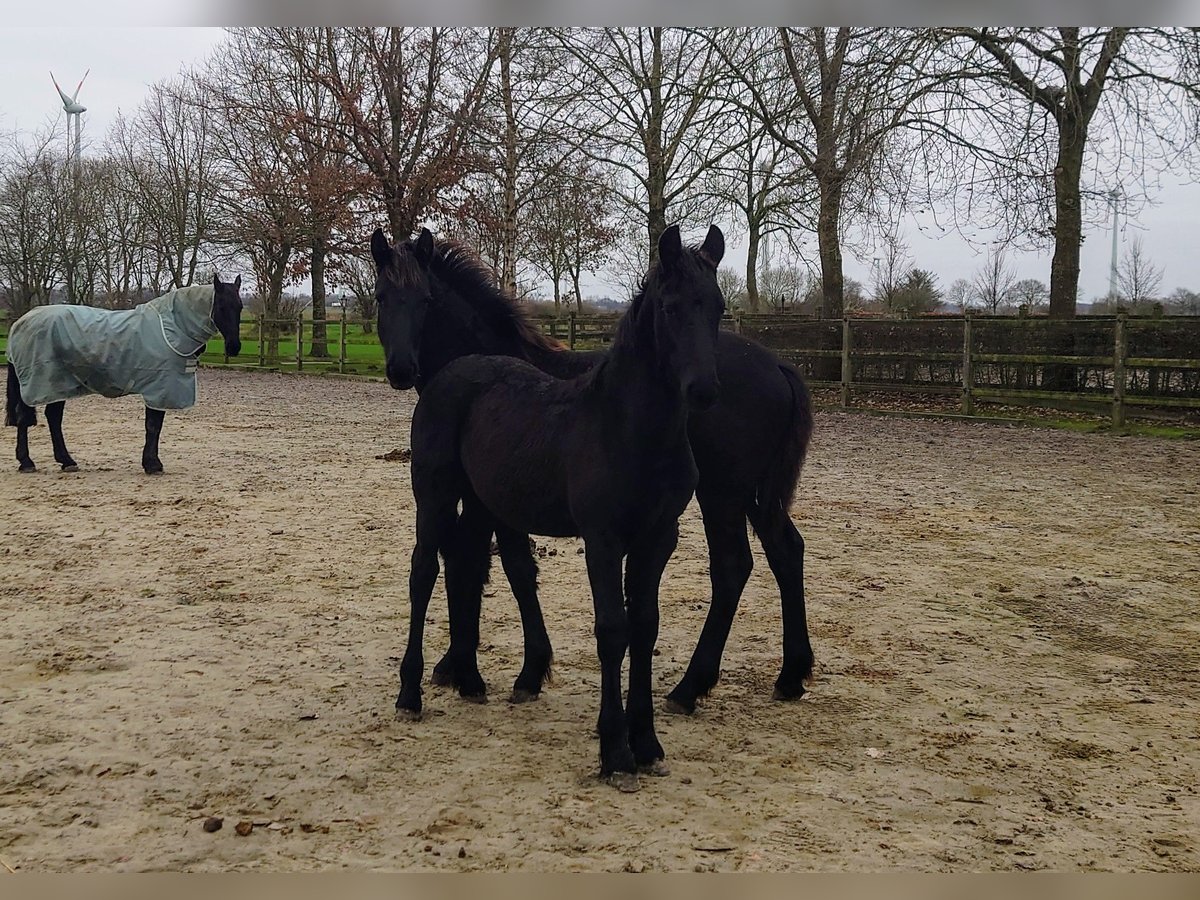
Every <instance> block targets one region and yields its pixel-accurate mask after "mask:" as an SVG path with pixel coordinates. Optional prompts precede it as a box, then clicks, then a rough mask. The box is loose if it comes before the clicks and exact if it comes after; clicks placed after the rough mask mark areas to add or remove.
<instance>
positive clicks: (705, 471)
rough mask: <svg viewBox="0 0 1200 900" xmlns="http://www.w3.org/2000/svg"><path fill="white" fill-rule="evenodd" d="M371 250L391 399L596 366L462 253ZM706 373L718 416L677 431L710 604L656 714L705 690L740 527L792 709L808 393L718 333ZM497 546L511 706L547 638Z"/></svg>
mask: <svg viewBox="0 0 1200 900" xmlns="http://www.w3.org/2000/svg"><path fill="white" fill-rule="evenodd" d="M371 250H372V255H373V256H374V258H375V263H376V266H377V268H378V270H379V273H380V277H379V278H378V280H377V285H376V293H377V296H378V299H379V301H380V302H379V335H380V340H381V342H382V344H383V347H384V351H385V353H386V357H387V375H388V380H389V381H390V382H391V384H392V386H393V387H394V388H397V389H399V390H404V389H407V388H410V387H416V389H417V392H418V393H421V392H423V390H424V388H425V385H426V384H428V382H429V381H430V380H431V379H432V378H433V377H434V376H435V375H436V374H437V373H438V372H439V371H441V369H442V368H443V367H444V366H446V365H447V364H449V363H450V362H451V361H453V360H454V359H457V358H458V357H461V356H465V355H468V354H472V353H486V354H503V355H508V356H514V357H517V358H518V359H523V360H526V361H528V362H529V363H531V364H533V365H534V366H536V367H537V368H539V369H541V370H542V371H544V372H547V373H549V374H551V375H555V376H557V377H561V378H571V377H575V376H578V375H580V374H582V373H584V372H587V371H588V370H590V369H591V368H592V367H594V366H596V365H597V364H598V363H599V362H600V361H601V360H603V359H604V358H605V352H603V351H596V352H572V351H567V350H564V349H563V348H562V346H561V345H560V344H558V343H557V342H556V341H552V340H550V339H549V338H547V337H546V336H544V335H543V334H542V333H541V331H540V330H538V329H537V328H536V327H534V326H533V325H532V324H531V323H530V322H529V321H528V320H527V319H526V317H525V316H524V315H523V313H522V311H521V308H520V307H519V306H518V305H517V304H516V302H515V301H514V300H513V299H511V298H510V297H507V296H505V295H504V294H503V293H502V292H501V291H499V290H498V289H497V288H496V287H495V284H494V277H493V275H492V273H491V272H489V271H488V270H487V269H486V268H485V267H484V266H483V265H482V264H481V263H480V262H479V260H478V258H477V257H476V256H475V255H474V254H473V253H471V252H470V251H469V250H467V249H465V248H463V247H461V246H459V245H457V244H455V243H453V242H451V241H445V240H441V241H435V240H434V238H433V235H432V234H430V232H429V231H428V230H422V231H421V233H420V235H419V236H418V237H417V238H416V239H413V240H409V241H405V242H403V243H400V244H397V245H396V246H395V247H394V248H393V247H390V246H389V245H388V242H387V239H386V238H385V237H384V235H383V232H382V231H378V230H377V231H376V232H375V234H374V235H372V238H371ZM397 269H402V270H404V271H409V272H414V273H419V274H415V275H413V276H412V277H410V278H407V279H406V280H405V281H404V282H403V283H400V282H397V281H396V280H395V279H394V278H392V277H385V274H386V273H388V272H390V271H393V270H397ZM717 373H718V377H719V379H720V382H721V396H720V398H719V399H718V401H717V403H716V404H714V405H713V406H712V407H711V408H710V409H708V410H705V411H703V412H693V413H692V415H691V416H690V417H689V418H688V435H689V437H690V439H691V445H692V452H693V454H694V456H695V460H696V465H697V466H698V468H699V470H700V483H699V484H698V486H697V488H696V498H697V501H698V502H699V504H700V511H701V513H702V515H703V517H704V531H705V537H706V539H707V541H708V550H709V576H710V579H711V582H712V603H711V606H710V607H709V611H708V618H707V620H706V622H705V624H704V629H703V631H702V632H701V634H700V639H699V641H698V642H697V644H696V649H695V652H694V653H693V654H692V658H691V661H690V663H689V665H688V667H687V671H686V672H685V674H684V676H683V678H682V679H681V680H680V682H679V684H678V685H677V686H676V687H675V688H674V690H672V691H671V692H670V694H668V696H667V701H666V706H667V709H668V710H670V711H674V712H687V713H690V712H693V711H694V710H695V707H696V701H697V698H698V697H701V696H704V695H707V694H708V692H709V691H710V690H711V689H712V687H713V686H714V685H715V684H716V683H717V679H718V677H719V674H720V666H721V656H722V653H723V652H724V648H725V642H726V639H727V638H728V636H729V631H730V628H731V626H732V624H733V619H734V614H735V613H736V612H737V605H738V601H739V600H740V598H741V594H742V590H743V588H744V587H745V584H746V581H747V580H748V579H749V577H750V571H751V568H752V565H753V563H752V557H751V553H750V544H749V541H748V538H747V534H746V522H747V520H749V522H750V524H751V525H752V526H753V527H754V530H755V532H756V534H757V535H758V538H759V540H760V541H761V543H762V547H763V550H764V551H765V553H766V556H767V562H768V564H769V565H770V567H771V570H772V572H773V573H774V575H775V579H776V581H777V582H778V585H779V593H780V601H781V606H782V610H783V666H782V669H781V671H780V673H779V677H778V678H777V680H776V682H775V692H774V696H775V697H776V699H781V700H789V699H795V698H798V697H800V696H801V695H802V694H803V693H804V682H805V681H806V680H807V679H808V678H809V677H810V676H811V674H812V665H813V652H812V645H811V643H810V641H809V635H808V624H807V619H806V614H805V605H804V540H803V538H802V537H801V536H800V533H799V532H798V531H797V530H796V527H795V525H794V524H793V523H792V520H791V518H790V516H789V515H788V508H789V506H790V504H791V500H792V496H793V494H794V492H795V488H796V481H797V479H798V477H799V474H800V468H801V466H802V465H803V462H804V456H805V452H806V451H807V448H808V443H809V439H810V437H811V434H812V427H813V420H812V406H811V401H810V399H809V394H808V389H807V387H806V386H805V384H804V382H803V380H802V379H801V377H800V375H799V373H798V372H796V370H795V369H794V368H793V367H792V366H791V365H789V364H787V363H785V362H782V361H781V360H779V358H778V357H776V356H775V355H774V354H773V353H771V352H770V351H769V350H767V349H765V348H764V347H762V346H761V345H759V344H757V343H755V342H753V341H750V340H747V339H745V338H743V337H741V336H739V335H736V334H733V333H731V332H729V331H725V330H722V331H721V333H720V336H719V338H718V341H717ZM518 538H519V539H518ZM496 541H497V544H498V546H499V550H500V558H501V562H502V563H503V565H504V570H505V573H506V574H507V576H508V579H509V583H510V584H511V586H512V589H513V593H514V594H515V595H516V598H517V602H518V604H519V606H520V610H521V618H522V624H523V626H524V631H525V662H524V666H523V668H522V670H521V673H520V675H519V676H518V678H517V680H516V684H515V685H514V690H513V697H512V699H513V700H516V701H520V700H523V699H529V698H531V697H534V696H536V695H537V694H538V693H539V692H540V690H541V687H542V682H543V680H544V678H545V676H546V675H547V674H548V672H549V666H550V659H551V651H550V639H549V637H548V636H547V635H546V632H545V627H544V625H543V623H542V616H541V612H540V610H539V608H538V602H537V588H536V582H535V579H536V565H535V563H534V561H533V558H532V555H531V554H530V551H529V546H528V543H527V541H526V540H525V539H524V538H523V537H521V536H517V537H513V536H512V535H505V534H500V533H498V534H497V535H496ZM434 681H435V683H442V684H447V683H451V682H452V681H453V673H452V671H451V667H450V664H449V659H448V657H447V658H443V660H442V661H441V662H439V663H438V664H437V666H436V667H435V669H434ZM459 689H460V691H461V692H463V693H464V695H472V694H473V693H482V687H481V685H480V684H479V683H478V682H476V681H474V679H472V680H471V681H470V683H469V684H468V685H463V684H460V685H459Z"/></svg>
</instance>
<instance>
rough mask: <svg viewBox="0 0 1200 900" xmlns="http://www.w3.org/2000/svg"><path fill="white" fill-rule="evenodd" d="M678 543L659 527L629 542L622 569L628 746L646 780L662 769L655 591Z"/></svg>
mask: <svg viewBox="0 0 1200 900" xmlns="http://www.w3.org/2000/svg"><path fill="white" fill-rule="evenodd" d="M678 542H679V522H678V520H670V521H667V522H662V523H659V524H658V525H656V526H655V528H653V529H652V530H650V531H649V532H648V533H647V534H646V535H645V536H644V538H643V539H642V540H639V541H635V542H634V545H633V547H632V548H631V549H630V551H629V559H628V560H627V561H626V563H625V595H626V597H627V598H628V601H629V704H628V706H627V708H626V716H627V718H628V721H629V744H630V746H631V747H632V749H633V757H634V759H635V760H636V762H637V764H638V768H639V769H640V770H641V771H643V772H648V773H650V774H652V775H666V774H667V773H668V769H667V766H666V763H665V762H664V758H665V756H666V754H665V753H664V752H663V748H662V744H660V743H659V741H658V736H657V735H656V734H655V733H654V700H653V697H652V688H653V684H652V682H653V679H652V677H651V670H652V666H653V661H654V644H655V643H656V642H657V640H658V586H659V583H660V582H661V581H662V573H663V569H665V568H666V565H667V561H668V560H669V559H670V558H671V554H672V553H674V552H675V545H676V544H677V543H678Z"/></svg>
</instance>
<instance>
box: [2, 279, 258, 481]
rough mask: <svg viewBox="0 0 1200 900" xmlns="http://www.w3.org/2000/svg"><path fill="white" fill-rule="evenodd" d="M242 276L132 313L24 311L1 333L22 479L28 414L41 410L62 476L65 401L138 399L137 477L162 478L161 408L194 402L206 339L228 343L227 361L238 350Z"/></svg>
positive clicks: (8, 409) (63, 308) (27, 467)
mask: <svg viewBox="0 0 1200 900" xmlns="http://www.w3.org/2000/svg"><path fill="white" fill-rule="evenodd" d="M241 285H242V278H241V276H240V275H239V276H238V277H237V278H236V279H234V280H233V282H222V281H221V280H220V278H219V277H215V276H214V278H213V283H212V284H203V285H192V286H191V287H185V288H177V289H176V290H173V291H170V292H169V293H166V294H163V295H162V296H161V297H157V298H156V299H154V300H151V301H149V302H148V303H143V304H142V305H141V306H137V307H135V308H134V309H131V310H124V311H119V312H114V311H111V310H105V309H96V308H95V307H91V306H67V305H52V306H39V307H37V308H35V309H32V310H30V311H29V312H27V313H26V314H25V315H23V316H21V318H19V319H17V321H16V322H14V323H13V325H12V328H10V329H9V332H8V394H7V403H6V405H5V417H4V424H5V425H14V426H16V429H17V462H18V463H20V467H21V468H20V471H22V472H33V471H35V470H36V467H35V466H34V464H33V460H32V459H31V458H30V456H29V437H28V431H29V428H30V426H32V425H36V424H37V414H36V412H35V407H38V406H45V407H46V422H47V424H49V426H50V440H51V441H52V442H53V444H54V459H55V461H56V462H58V463H59V465H61V466H62V470H63V471H64V472H76V471H78V470H79V466H78V465H76V463H75V460H74V459H72V458H71V454H70V453H68V452H67V445H66V442H65V441H64V440H63V434H62V418H63V407H64V406H65V405H66V401H67V400H69V399H71V398H72V397H81V396H83V395H84V394H100V395H102V396H104V397H122V396H124V395H126V394H141V395H142V399H143V400H144V401H145V403H146V446H145V448H144V449H143V450H142V468H143V469H145V471H146V474H148V475H158V474H160V473H161V472H162V470H163V466H162V462H160V461H159V458H158V437H159V434H160V433H161V431H162V423H163V415H164V413H165V411H166V410H168V409H186V408H188V407H189V406H192V405H194V404H195V402H196V360H197V358H198V357H199V356H200V354H201V353H202V352H203V351H204V347H205V345H206V344H207V343H208V340H209V338H211V337H212V336H213V335H215V334H216V333H217V332H220V333H221V336H222V337H224V338H225V353H226V355H228V356H237V355H238V353H239V352H240V351H241V349H242V346H241V344H242V342H241V338H240V337H239V330H240V327H241V314H242V301H241V299H240V298H239V296H238V291H239V289H240V288H241Z"/></svg>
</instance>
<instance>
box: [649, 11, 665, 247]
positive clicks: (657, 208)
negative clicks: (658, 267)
mask: <svg viewBox="0 0 1200 900" xmlns="http://www.w3.org/2000/svg"><path fill="white" fill-rule="evenodd" d="M650 35H651V41H652V43H653V51H652V52H653V56H652V58H651V62H650V83H649V85H648V87H649V91H650V121H649V122H647V123H646V194H647V201H648V202H647V211H646V230H647V233H648V235H649V238H650V263H651V265H653V264H654V262H655V260H657V259H658V239H659V238H660V237H661V236H662V233H663V232H664V231H666V230H667V200H666V192H667V162H666V159H665V157H664V155H663V147H662V129H663V101H662V87H663V58H662V29H661V28H652V29H650Z"/></svg>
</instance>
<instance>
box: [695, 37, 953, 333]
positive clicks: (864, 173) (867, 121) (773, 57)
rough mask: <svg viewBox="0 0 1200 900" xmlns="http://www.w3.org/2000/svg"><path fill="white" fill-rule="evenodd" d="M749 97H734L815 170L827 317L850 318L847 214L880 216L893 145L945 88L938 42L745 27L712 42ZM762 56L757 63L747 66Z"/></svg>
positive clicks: (799, 158) (813, 172)
mask: <svg viewBox="0 0 1200 900" xmlns="http://www.w3.org/2000/svg"><path fill="white" fill-rule="evenodd" d="M713 44H714V46H716V47H717V48H718V52H719V53H720V54H721V56H722V59H723V61H724V63H725V65H726V66H727V67H728V70H729V71H731V72H734V73H742V75H741V78H742V84H743V85H744V87H745V89H746V92H747V94H748V97H749V100H748V101H742V100H740V99H738V95H736V94H735V95H734V97H733V102H737V103H739V104H744V105H747V106H748V108H749V109H751V110H753V111H754V112H755V113H756V114H757V115H758V116H759V118H760V121H761V122H762V123H763V124H764V125H765V126H766V128H767V130H768V132H769V133H770V135H771V137H772V138H773V139H774V140H776V141H778V142H779V143H780V144H781V145H783V146H784V147H786V148H787V149H788V151H789V152H790V153H792V154H794V155H795V157H796V159H797V160H798V161H799V163H800V164H801V165H803V166H804V167H805V168H806V169H807V170H808V172H809V173H810V174H811V176H812V178H813V180H814V182H815V189H816V192H817V198H818V210H817V245H818V252H819V254H820V260H821V278H822V290H823V295H824V307H823V310H822V312H823V314H824V315H825V316H826V317H833V318H836V317H839V316H841V314H842V302H843V289H844V284H843V279H844V276H843V271H842V249H841V248H842V232H843V227H844V219H845V217H846V216H847V214H848V213H853V214H855V215H856V216H857V217H858V218H860V219H866V218H868V214H870V216H869V217H870V218H875V216H874V211H875V201H876V199H877V198H878V196H879V194H880V192H881V190H882V188H883V186H884V178H883V175H884V173H885V171H886V164H887V162H888V159H889V155H890V152H891V149H892V147H893V145H894V144H895V142H896V140H897V139H898V135H899V134H900V132H901V130H902V129H903V128H905V127H906V126H908V125H910V124H912V121H913V119H914V118H916V117H917V113H918V110H919V108H920V105H921V103H922V102H923V99H924V98H925V97H926V95H927V94H930V93H931V92H932V91H933V90H934V88H935V86H936V84H937V82H936V79H934V78H932V77H930V76H929V75H928V74H927V70H926V67H925V65H924V60H925V57H926V55H927V54H928V52H929V51H930V48H931V46H932V45H931V44H930V42H929V41H928V40H927V39H926V38H925V37H923V36H922V35H921V34H920V33H919V32H916V31H912V30H909V29H897V28H891V29H889V28H850V27H844V28H836V29H835V28H777V29H774V30H773V31H767V30H762V29H739V30H738V31H736V32H735V33H734V35H733V37H732V39H729V38H728V37H726V36H718V37H717V38H716V39H714V40H713ZM746 57H757V58H759V59H760V60H762V61H761V62H760V63H759V64H757V65H755V66H752V67H748V66H746V65H745V64H744V63H743V62H741V60H743V59H745V58H746Z"/></svg>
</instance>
